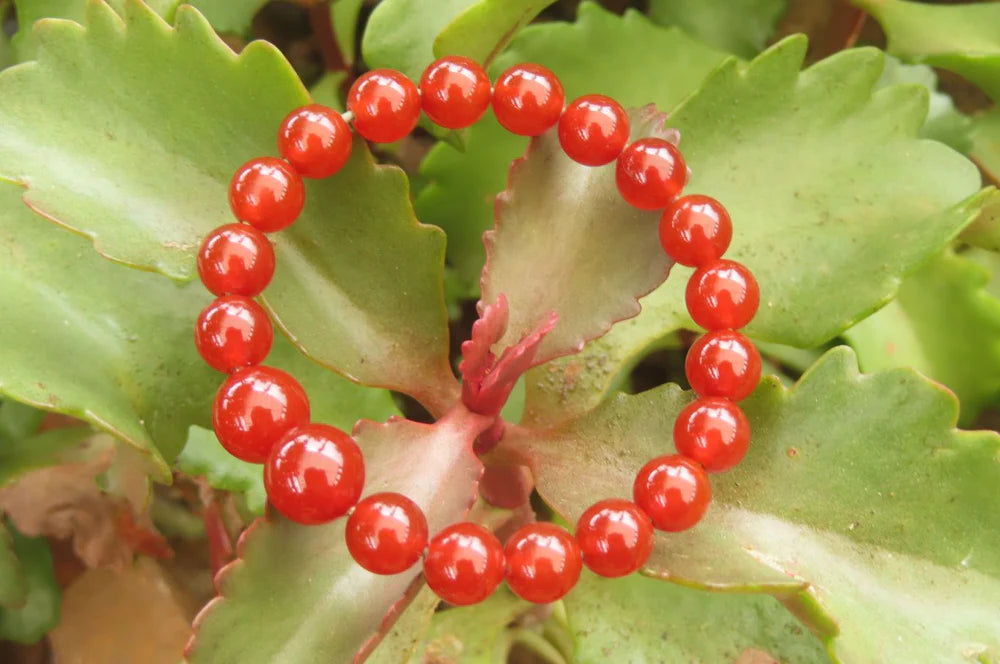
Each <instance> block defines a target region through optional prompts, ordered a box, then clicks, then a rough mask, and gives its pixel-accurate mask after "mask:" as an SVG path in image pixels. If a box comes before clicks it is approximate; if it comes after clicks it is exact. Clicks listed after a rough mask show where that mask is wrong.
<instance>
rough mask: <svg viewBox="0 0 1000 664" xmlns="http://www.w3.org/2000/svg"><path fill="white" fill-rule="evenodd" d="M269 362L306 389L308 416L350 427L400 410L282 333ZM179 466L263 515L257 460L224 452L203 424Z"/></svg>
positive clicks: (380, 393) (261, 480) (378, 392)
mask: <svg viewBox="0 0 1000 664" xmlns="http://www.w3.org/2000/svg"><path fill="white" fill-rule="evenodd" d="M274 341H275V344H274V348H273V349H272V350H271V354H270V355H269V356H268V364H272V365H275V366H279V367H281V368H282V369H284V370H285V371H288V372H289V373H291V374H292V375H293V376H295V378H296V379H297V380H298V381H299V382H300V383H302V386H303V387H304V388H305V389H306V392H307V393H308V394H309V401H310V404H311V418H312V420H313V421H314V422H323V423H324V424H331V425H333V426H335V427H338V428H340V429H342V430H344V431H348V432H349V431H351V429H352V428H353V427H354V423H355V422H357V421H358V420H359V419H367V420H373V421H377V422H384V421H385V420H387V419H389V418H390V417H392V416H396V415H399V410H398V409H397V408H396V405H395V403H394V402H393V400H392V395H391V394H390V393H389V392H387V391H386V390H377V389H373V388H370V387H362V386H360V385H355V384H354V383H351V382H350V381H347V380H345V379H344V378H341V377H340V376H338V375H336V374H334V373H332V372H330V371H327V370H326V369H324V368H323V367H321V366H319V365H318V364H316V363H314V362H311V361H310V360H308V359H307V358H306V357H304V356H303V355H302V354H301V353H299V352H298V351H296V350H295V349H294V348H293V347H292V345H291V344H289V343H288V342H287V341H286V340H285V339H283V338H281V337H276V338H275V340H274ZM176 466H177V468H178V469H179V470H181V471H183V472H185V473H187V474H189V475H196V476H204V477H206V478H207V479H208V482H209V484H210V485H211V486H212V487H214V488H216V489H223V490H225V491H238V492H241V493H246V499H247V508H248V509H249V510H250V511H251V512H253V513H254V514H263V513H264V505H265V503H266V502H267V496H266V495H265V493H264V478H263V474H262V472H261V466H260V464H253V463H247V462H245V461H241V460H239V459H237V458H236V457H234V456H233V455H231V454H230V453H229V452H227V451H226V449H225V448H224V447H222V445H221V444H220V443H219V441H218V439H217V438H216V437H215V434H214V433H213V432H212V431H210V430H208V429H203V428H201V427H197V426H196V427H191V430H190V432H189V434H188V439H187V444H186V445H185V446H184V449H183V450H182V451H181V453H180V455H179V456H178V457H177V461H176Z"/></svg>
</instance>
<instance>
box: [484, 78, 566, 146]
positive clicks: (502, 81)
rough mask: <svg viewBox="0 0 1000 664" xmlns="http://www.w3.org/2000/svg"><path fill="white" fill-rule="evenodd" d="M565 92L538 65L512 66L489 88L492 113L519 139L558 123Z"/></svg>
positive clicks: (541, 132) (539, 132)
mask: <svg viewBox="0 0 1000 664" xmlns="http://www.w3.org/2000/svg"><path fill="white" fill-rule="evenodd" d="M565 99H566V93H565V92H563V87H562V84H561V83H560V82H559V79H558V78H556V75H555V74H553V73H552V72H551V71H549V70H548V69H546V68H545V67H542V66H541V65H533V64H522V65H515V66H513V67H511V68H510V69H508V70H507V71H505V72H504V73H502V74H500V78H498V79H497V81H496V85H495V86H494V87H493V113H494V115H496V118H497V122H499V123H500V124H501V125H502V126H503V128H504V129H506V130H507V131H509V132H511V133H514V134H518V135H519V136H538V135H540V134H544V133H545V132H546V131H547V130H548V129H549V128H550V127H551V126H552V125H554V124H555V123H556V122H558V121H559V116H560V115H561V114H562V111H563V102H564V101H565Z"/></svg>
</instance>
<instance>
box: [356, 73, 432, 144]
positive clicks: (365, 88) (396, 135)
mask: <svg viewBox="0 0 1000 664" xmlns="http://www.w3.org/2000/svg"><path fill="white" fill-rule="evenodd" d="M347 108H348V110H349V111H351V113H353V114H354V128H355V129H356V130H357V132H358V133H359V134H361V135H362V136H364V137H365V138H367V139H368V140H369V141H373V142H375V143H394V142H395V141H398V140H399V139H401V138H403V137H404V136H406V135H407V134H409V133H410V132H411V131H413V128H414V127H416V126H417V120H419V119H420V93H419V92H418V91H417V86H416V85H414V84H413V81H411V80H410V79H408V78H407V77H406V76H404V75H403V74H401V73H399V72H398V71H394V70H392V69H374V70H372V71H370V72H368V73H367V74H364V75H362V76H360V77H359V78H358V80H356V81H354V85H352V86H351V90H350V91H349V92H348V93H347Z"/></svg>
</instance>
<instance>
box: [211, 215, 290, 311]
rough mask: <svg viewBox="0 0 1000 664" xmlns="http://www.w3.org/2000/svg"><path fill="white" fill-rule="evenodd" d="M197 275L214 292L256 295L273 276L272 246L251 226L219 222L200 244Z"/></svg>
mask: <svg viewBox="0 0 1000 664" xmlns="http://www.w3.org/2000/svg"><path fill="white" fill-rule="evenodd" d="M198 276H200V277H201V282H202V283H203V284H205V288H207V289H208V290H209V291H211V292H212V293H214V294H215V295H247V296H250V297H252V296H254V295H258V294H260V292H261V291H263V290H264V289H265V288H267V285H268V284H269V283H270V282H271V277H272V276H274V247H272V246H271V242H270V240H268V239H267V236H266V235H264V234H263V233H261V232H260V231H259V230H257V229H256V228H254V227H253V226H248V225H247V224H228V225H226V226H221V227H219V228H216V229H215V230H214V231H212V232H211V233H210V234H209V235H208V237H206V238H205V241H204V242H202V244H201V250H200V251H199V252H198Z"/></svg>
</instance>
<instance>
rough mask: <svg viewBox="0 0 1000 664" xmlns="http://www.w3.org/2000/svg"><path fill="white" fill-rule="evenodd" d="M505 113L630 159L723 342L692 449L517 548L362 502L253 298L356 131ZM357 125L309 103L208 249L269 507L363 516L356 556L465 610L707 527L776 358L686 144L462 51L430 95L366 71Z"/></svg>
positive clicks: (533, 70)
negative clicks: (310, 190) (693, 172)
mask: <svg viewBox="0 0 1000 664" xmlns="http://www.w3.org/2000/svg"><path fill="white" fill-rule="evenodd" d="M491 104H492V107H493V112H494V114H495V115H496V118H497V120H498V121H499V122H500V124H501V125H502V126H504V127H505V128H506V129H508V130H509V131H511V132H513V133H515V134H519V135H523V136H537V135H539V134H542V133H544V132H545V131H548V130H549V129H551V128H552V127H553V126H554V125H556V124H558V129H557V131H558V137H559V142H560V144H561V145H562V148H563V150H564V151H565V152H566V154H567V155H568V156H570V157H571V158H572V159H574V160H575V161H577V162H579V163H581V164H584V165H588V166H600V165H603V164H609V163H611V162H612V161H616V167H615V179H616V183H617V186H618V190H619V192H620V193H621V195H622V198H623V199H624V200H625V201H626V202H628V203H629V204H631V205H633V206H635V207H637V208H640V209H643V210H664V212H663V215H662V218H661V221H660V226H659V237H660V242H661V244H662V246H663V249H664V251H666V252H667V254H668V255H669V256H670V257H671V258H672V259H673V260H674V261H676V262H678V263H681V264H682V265H687V266H691V267H694V268H696V270H695V272H694V274H693V275H692V276H691V279H690V281H689V282H688V286H687V291H686V296H685V299H686V303H687V308H688V311H689V312H690V314H691V317H692V319H693V320H694V321H695V322H696V323H697V324H698V325H700V326H702V327H704V328H705V329H706V330H708V332H707V333H706V334H705V335H703V336H702V337H700V338H699V339H698V340H697V341H696V342H695V343H694V345H693V346H692V347H691V349H690V350H689V352H688V355H687V361H686V364H685V371H686V374H687V378H688V381H689V382H690V384H691V387H692V389H693V390H694V391H695V392H696V393H697V394H698V397H699V398H698V399H697V400H696V401H694V402H693V403H691V404H689V405H688V406H687V407H686V408H684V409H683V410H682V411H681V413H680V415H678V417H677V421H676V423H675V426H674V432H673V436H674V443H675V446H676V448H677V452H678V453H677V454H671V455H666V456H662V457H658V458H656V459H653V460H651V461H649V463H647V464H646V465H645V466H643V468H642V469H641V470H639V472H638V474H637V475H636V478H635V484H634V487H633V500H634V502H629V501H627V500H620V499H607V500H602V501H600V502H597V503H595V504H594V505H592V506H591V507H590V508H589V509H587V510H586V511H585V512H584V513H583V515H582V516H581V517H580V519H579V522H578V523H577V525H576V533H575V536H574V535H571V534H570V533H568V532H567V531H566V530H564V529H562V528H560V527H558V526H556V525H553V524H551V523H532V524H529V525H526V526H524V527H522V528H521V529H520V530H518V531H517V532H515V533H514V534H513V535H512V536H511V537H510V538H509V539H508V540H507V542H506V544H505V545H501V543H500V542H499V541H498V540H497V538H496V537H495V536H494V535H493V534H492V533H491V532H489V531H488V530H486V529H485V528H483V527H481V526H479V525H477V524H474V523H457V524H453V525H451V526H448V527H447V528H445V529H444V530H442V531H441V532H439V533H437V534H436V535H434V537H432V538H429V533H428V530H427V520H426V518H425V517H424V514H423V512H422V511H421V509H420V507H419V506H417V505H416V504H415V503H414V502H413V501H412V500H410V499H409V498H407V497H406V496H403V495H400V494H397V493H379V494H375V495H371V496H368V497H366V498H365V499H363V500H361V501H360V502H358V501H359V499H360V497H361V494H362V490H363V488H364V480H365V466H364V459H363V458H362V455H361V450H360V449H359V448H358V445H357V444H356V443H355V441H354V440H353V439H352V438H351V436H349V435H348V434H347V433H345V432H343V431H341V430H339V429H337V428H335V427H331V426H327V425H324V424H313V423H310V416H309V400H308V398H307V397H306V394H305V391H304V390H303V389H302V387H301V386H300V385H299V383H298V382H297V381H296V380H295V379H294V378H293V377H292V376H290V375H288V374H287V373H285V372H283V371H280V370H278V369H274V368H271V367H266V366H261V364H260V363H261V362H263V361H264V359H265V358H266V356H267V354H268V352H269V350H270V348H271V342H272V339H273V330H272V327H271V322H270V320H269V319H268V317H267V314H266V313H265V312H264V310H263V309H262V308H261V307H260V306H259V305H258V304H257V303H256V302H255V301H254V300H253V299H251V298H253V297H254V296H256V295H259V294H260V293H261V291H263V290H264V288H265V287H266V286H267V284H268V282H269V281H270V280H271V277H272V275H273V274H274V262H275V258H274V250H273V249H272V247H271V244H270V241H269V240H268V239H267V237H266V236H265V235H264V234H263V233H271V232H275V231H278V230H281V229H282V228H285V227H287V226H288V225H289V224H291V223H292V222H294V221H295V219H296V218H297V217H298V215H299V213H300V212H301V211H302V207H303V204H304V202H305V188H304V187H303V184H302V178H303V177H310V178H321V177H328V176H331V175H334V174H335V173H336V172H337V171H339V170H340V168H341V167H343V165H344V164H345V163H346V162H347V159H348V157H349V156H350V152H351V142H352V137H351V127H350V126H349V125H348V119H349V120H350V122H351V123H352V124H353V128H354V131H357V132H358V134H360V135H361V136H362V137H364V138H366V139H367V140H369V141H373V142H377V143H385V142H392V141H396V140H399V139H401V138H403V137H404V136H406V135H407V134H408V133H410V132H411V131H412V130H413V128H414V127H415V126H416V124H417V121H418V119H419V117H420V112H421V110H422V111H423V112H424V113H425V114H426V115H427V117H429V118H430V119H431V120H432V121H434V122H435V123H437V124H438V125H440V126H442V127H446V128H449V129H460V128H463V127H467V126H469V125H471V124H473V123H475V122H476V121H477V120H479V119H480V118H481V117H482V116H483V114H484V113H486V111H487V109H488V107H489V106H490V105H491ZM347 107H348V111H349V113H348V114H345V115H341V114H340V113H337V112H336V111H334V110H332V109H329V108H326V107H324V106H320V105H317V104H310V105H308V106H303V107H302V108H299V109H296V110H294V111H292V112H291V113H290V114H289V115H288V116H287V117H286V118H285V120H284V122H282V124H281V128H280V130H279V132H278V150H279V152H280V153H281V156H282V157H283V159H277V158H274V157H260V158H257V159H253V160H251V161H249V162H248V163H246V164H244V165H243V166H242V167H241V168H240V169H239V170H238V171H237V172H236V175H235V176H234V177H233V180H232V183H231V185H230V189H229V200H230V204H231V207H232V210H233V213H234V214H235V215H236V218H237V219H238V220H239V221H240V222H243V223H238V224H229V225H226V226H222V227H220V228H218V229H216V230H215V231H214V232H212V233H211V234H210V235H209V236H208V237H207V238H206V239H205V241H204V244H203V245H202V247H201V251H200V252H199V254H198V273H199V275H200V276H201V279H202V281H203V282H204V284H205V286H206V287H207V288H208V289H209V290H210V291H211V292H212V293H214V294H215V295H217V296H219V297H218V299H216V300H215V301H214V302H212V304H210V305H209V306H208V307H207V308H206V309H205V310H204V311H203V312H202V314H201V316H200V317H199V318H198V322H197V326H196V328H195V342H196V344H197V347H198V352H199V353H201V355H202V357H203V358H204V359H205V361H206V362H208V364H210V365H211V366H212V367H214V368H216V369H218V370H219V371H223V372H226V373H229V374H231V375H230V376H229V378H228V379H227V380H226V381H225V383H224V384H223V385H222V387H221V388H220V390H219V393H218V395H217V396H216V399H215V405H214V408H213V424H214V428H215V433H216V436H217V437H218V439H219V442H221V443H222V445H223V446H224V447H225V448H226V449H227V450H228V451H229V452H230V453H232V454H233V455H234V456H236V457H238V458H240V459H243V460H244V461H249V462H252V463H262V464H264V484H265V487H266V489H267V495H268V499H269V500H270V502H271V504H272V505H273V506H274V507H275V508H276V509H277V510H278V511H279V512H281V513H282V514H283V515H284V516H286V517H287V518H289V519H291V520H293V521H296V522H298V523H303V524H321V523H327V522H329V521H331V520H333V519H336V518H339V517H342V516H344V515H345V514H349V517H348V519H347V525H346V543H347V548H348V550H349V551H350V553H351V556H353V558H354V560H355V561H357V563H358V564H359V565H361V566H362V567H364V568H365V569H367V570H369V571H371V572H374V573H376V574H398V573H400V572H403V571H406V570H408V569H410V568H411V567H412V566H413V565H414V564H416V563H417V561H418V560H420V558H421V557H423V559H424V562H423V571H424V578H425V579H426V581H427V584H428V585H429V586H430V587H431V589H432V590H434V592H436V593H437V594H438V596H440V597H441V599H443V600H445V601H447V602H450V603H451V604H456V605H466V604H473V603H476V602H479V601H482V600H484V599H485V598H487V597H488V596H489V595H490V594H491V593H492V592H493V591H494V590H495V589H496V588H497V586H499V584H500V582H501V581H503V580H505V579H506V581H507V584H508V585H509V586H510V588H511V590H513V591H514V592H515V593H516V594H517V595H519V596H520V597H522V598H524V599H526V600H529V601H532V602H553V601H555V600H557V599H559V598H561V597H562V596H563V595H565V594H566V593H567V592H569V590H570V589H571V588H572V587H573V585H574V584H575V583H576V581H577V579H578V578H579V575H580V570H581V566H582V565H583V564H586V565H587V566H588V567H589V568H590V569H591V570H593V571H594V572H595V573H597V574H600V575H602V576H607V577H617V576H624V575H626V574H630V573H632V572H635V571H636V570H638V569H639V568H640V567H642V565H643V564H644V563H645V562H646V560H647V559H648V557H649V555H650V552H651V551H652V548H653V531H654V529H657V530H664V531H670V532H676V531H681V530H684V529H687V528H690V527H691V526H693V525H694V524H696V523H697V522H698V521H699V520H700V519H701V517H702V515H703V514H704V513H705V510H706V509H707V507H708V503H709V501H710V499H711V486H710V484H709V480H708V473H715V472H722V471H725V470H728V469H730V468H732V467H733V466H734V465H736V464H737V463H739V461H740V460H741V459H742V458H743V456H744V455H745V454H746V451H747V447H748V445H749V443H750V424H749V423H748V421H747V418H746V416H745V415H744V414H743V411H742V410H741V409H740V407H739V406H738V405H736V403H735V402H736V401H739V400H740V399H743V398H744V397H746V396H747V395H749V394H750V393H751V392H752V391H753V389H754V388H755V387H756V385H757V383H758V381H759V379H760V371H761V363H760V355H759V354H758V352H757V349H756V348H755V347H754V345H753V344H752V343H751V342H750V340H749V339H747V338H746V337H745V336H743V335H742V334H740V333H739V332H737V331H736V328H740V327H743V326H744V325H746V324H747V323H749V322H750V320H751V319H752V318H753V316H754V314H755V313H756V311H757V307H758V305H759V302H760V293H759V291H758V287H757V282H756V280H755V279H754V277H753V275H752V274H751V273H750V271H749V270H748V269H747V268H746V267H745V266H743V265H740V264H739V263H736V262H733V261H730V260H722V258H721V257H722V255H723V253H725V251H726V249H727V248H728V247H729V242H730V239H731V238H732V224H731V221H730V218H729V215H728V213H727V212H726V210H725V209H724V208H723V207H722V205H721V204H720V203H719V202H718V201H716V200H714V199H712V198H709V197H707V196H699V195H693V196H684V197H680V198H678V195H679V194H680V193H681V189H682V188H683V186H684V184H685V183H686V180H687V166H686V165H685V163H684V158H683V156H682V155H681V153H680V151H679V150H678V149H677V146H675V145H674V144H673V143H671V142H669V141H666V140H663V139H659V138H641V139H639V140H637V141H635V142H633V143H632V144H630V145H627V142H628V136H629V118H628V115H627V114H626V112H625V110H624V109H623V108H622V107H621V105H620V104H618V103H617V102H616V101H614V100H613V99H610V98H609V97H605V96H602V95H586V96H584V97H580V98H579V99H576V100H575V101H572V102H570V104H569V105H568V106H565V107H564V93H563V88H562V85H561V84H560V83H559V80H558V79H557V78H556V77H555V75H554V74H553V73H552V72H550V71H549V70H548V69H546V68H544V67H541V66H539V65H534V64H522V65H517V66H515V67H512V68H510V69H508V70H507V71H506V72H504V73H503V74H501V75H500V77H499V79H497V82H496V85H495V86H494V87H493V88H492V89H491V87H490V80H489V78H488V77H487V75H486V72H485V71H484V70H483V68H482V67H480V66H479V65H478V64H476V63H475V62H473V61H471V60H469V59H467V58H462V57H446V58H441V59H440V60H438V61H436V62H434V63H433V64H432V65H431V66H430V67H428V68H427V71H426V72H425V73H424V75H423V77H422V78H421V80H420V89H419V90H418V88H417V86H416V85H414V83H413V82H412V81H410V80H409V79H408V78H406V77H405V76H404V75H403V74H401V73H399V72H396V71H391V70H386V69H378V70H375V71H371V72H368V73H367V74H365V75H364V76H362V77H360V78H359V79H358V80H357V81H356V82H355V83H354V85H353V86H352V87H351V90H350V93H349V94H348V98H347Z"/></svg>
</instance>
